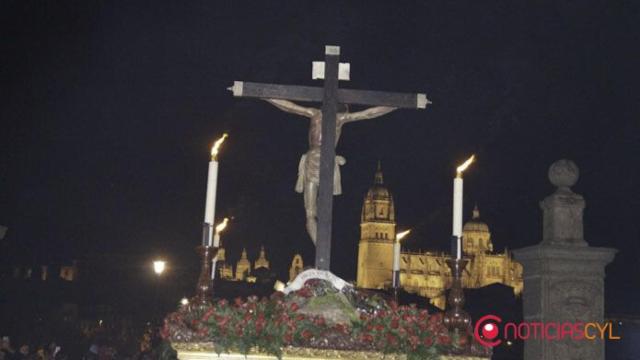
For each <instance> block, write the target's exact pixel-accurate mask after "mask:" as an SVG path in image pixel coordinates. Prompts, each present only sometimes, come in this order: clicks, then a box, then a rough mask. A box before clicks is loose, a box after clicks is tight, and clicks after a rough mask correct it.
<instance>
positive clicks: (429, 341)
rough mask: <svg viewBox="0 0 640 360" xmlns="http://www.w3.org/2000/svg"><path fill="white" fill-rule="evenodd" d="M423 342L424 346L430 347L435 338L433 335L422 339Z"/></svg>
mask: <svg viewBox="0 0 640 360" xmlns="http://www.w3.org/2000/svg"><path fill="white" fill-rule="evenodd" d="M422 342H423V343H424V346H426V347H430V346H431V345H433V338H432V337H431V336H429V337H426V338H424V340H422Z"/></svg>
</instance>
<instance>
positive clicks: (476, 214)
mask: <svg viewBox="0 0 640 360" xmlns="http://www.w3.org/2000/svg"><path fill="white" fill-rule="evenodd" d="M473 219H474V220H477V219H480V210H478V204H477V203H476V205H475V206H474V207H473Z"/></svg>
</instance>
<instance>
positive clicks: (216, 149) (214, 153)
mask: <svg viewBox="0 0 640 360" xmlns="http://www.w3.org/2000/svg"><path fill="white" fill-rule="evenodd" d="M227 137H229V134H227V133H224V134H222V136H221V137H220V138H219V139H218V140H216V142H215V143H214V144H213V147H211V159H212V160H216V158H217V157H218V152H219V151H220V146H221V145H222V143H223V142H224V139H226V138H227Z"/></svg>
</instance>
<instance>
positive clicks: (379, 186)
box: [367, 162, 391, 200]
mask: <svg viewBox="0 0 640 360" xmlns="http://www.w3.org/2000/svg"><path fill="white" fill-rule="evenodd" d="M367 198H368V199H372V200H389V199H390V198H391V194H390V193H389V189H387V188H386V187H385V186H384V177H383V176H382V169H381V168H380V162H378V169H377V170H376V175H375V180H374V183H373V186H372V187H371V188H369V191H368V192H367Z"/></svg>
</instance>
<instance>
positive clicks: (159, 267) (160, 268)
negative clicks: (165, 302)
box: [153, 260, 167, 320]
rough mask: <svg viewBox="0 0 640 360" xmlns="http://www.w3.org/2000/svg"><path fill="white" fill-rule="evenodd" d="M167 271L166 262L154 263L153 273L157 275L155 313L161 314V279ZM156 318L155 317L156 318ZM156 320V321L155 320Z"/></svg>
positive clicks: (155, 261) (154, 301)
mask: <svg viewBox="0 0 640 360" xmlns="http://www.w3.org/2000/svg"><path fill="white" fill-rule="evenodd" d="M166 269H167V262H166V261H164V260H154V261H153V272H154V273H155V274H156V281H155V290H154V292H155V294H154V299H153V303H154V306H153V308H154V313H155V314H156V315H157V314H160V278H161V277H162V274H163V273H164V272H165V270H166ZM154 318H155V316H154ZM154 320H155V319H154Z"/></svg>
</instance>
